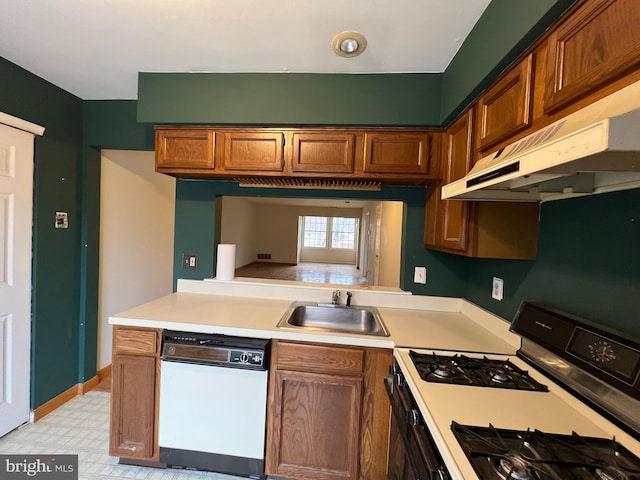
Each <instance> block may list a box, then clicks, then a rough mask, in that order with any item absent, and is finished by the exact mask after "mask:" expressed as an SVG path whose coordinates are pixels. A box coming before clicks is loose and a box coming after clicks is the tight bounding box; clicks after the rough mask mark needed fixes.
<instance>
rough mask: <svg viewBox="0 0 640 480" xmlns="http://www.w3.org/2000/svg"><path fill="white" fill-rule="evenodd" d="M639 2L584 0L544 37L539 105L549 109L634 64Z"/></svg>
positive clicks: (639, 46) (638, 58)
mask: <svg viewBox="0 0 640 480" xmlns="http://www.w3.org/2000/svg"><path fill="white" fill-rule="evenodd" d="M639 24H640V2H638V0H592V1H589V2H585V3H584V5H583V6H582V8H580V9H579V10H578V11H576V12H575V14H573V15H572V16H571V17H569V18H568V19H567V21H566V22H564V23H563V24H562V25H560V26H559V27H558V28H557V29H555V31H553V33H551V35H550V36H549V39H548V55H547V66H546V75H547V79H548V81H547V85H546V90H545V98H544V110H545V112H550V111H553V110H556V109H557V108H559V107H561V106H564V105H566V104H567V103H569V102H571V101H575V100H578V99H579V97H581V96H584V95H587V94H589V93H591V92H593V91H595V90H596V89H597V88H599V87H601V86H603V85H605V84H607V83H609V82H612V81H614V80H616V79H617V78H619V77H621V76H622V75H624V74H625V73H627V72H630V71H632V70H634V69H637V68H638V65H640V35H638V25H639Z"/></svg>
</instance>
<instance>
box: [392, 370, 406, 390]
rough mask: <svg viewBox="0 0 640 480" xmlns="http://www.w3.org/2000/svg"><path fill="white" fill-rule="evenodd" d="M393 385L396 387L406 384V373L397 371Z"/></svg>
mask: <svg viewBox="0 0 640 480" xmlns="http://www.w3.org/2000/svg"><path fill="white" fill-rule="evenodd" d="M393 385H394V386H396V387H402V386H403V385H404V375H402V374H401V373H396V374H395V375H394V376H393Z"/></svg>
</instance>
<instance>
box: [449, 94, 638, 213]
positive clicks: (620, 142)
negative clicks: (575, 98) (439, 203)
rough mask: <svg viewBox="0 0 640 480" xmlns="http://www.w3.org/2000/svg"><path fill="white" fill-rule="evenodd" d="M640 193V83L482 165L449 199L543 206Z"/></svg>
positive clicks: (490, 157)
mask: <svg viewBox="0 0 640 480" xmlns="http://www.w3.org/2000/svg"><path fill="white" fill-rule="evenodd" d="M638 187H640V82H636V83H634V84H632V85H629V86H628V87H626V88H624V89H622V90H619V91H617V92H615V93H613V94H611V95H609V96H607V97H605V98H603V99H601V100H599V101H597V102H595V103H593V104H591V105H588V106H587V107H584V108H583V109H581V110H578V111H576V112H574V113H572V114H570V115H568V116H567V117H565V118H563V119H561V120H558V121H557V122H555V123H553V124H551V125H549V126H547V127H545V128H544V129H542V130H540V131H537V132H534V133H532V134H531V135H528V136H527V137H525V138H523V139H521V140H518V141H517V142H515V143H512V144H510V145H508V146H506V147H504V148H503V149H500V150H498V151H496V152H493V153H492V154H491V155H488V156H486V157H483V158H482V159H480V160H479V161H478V162H477V163H476V164H475V165H474V167H473V168H472V169H471V171H470V172H469V173H468V174H467V175H466V176H465V177H463V178H461V179H460V180H457V181H455V182H451V183H449V184H447V185H444V186H443V187H442V198H443V199H460V200H486V201H516V202H538V201H544V200H555V199H560V198H567V197H575V196H582V195H591V194H595V193H602V192H610V191H616V190H626V189H630V188H638Z"/></svg>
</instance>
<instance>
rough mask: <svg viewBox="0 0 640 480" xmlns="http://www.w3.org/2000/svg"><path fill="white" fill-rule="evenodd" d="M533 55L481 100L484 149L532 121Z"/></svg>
mask: <svg viewBox="0 0 640 480" xmlns="http://www.w3.org/2000/svg"><path fill="white" fill-rule="evenodd" d="M532 58H533V55H531V54H530V55H528V56H527V58H525V59H524V60H523V61H522V62H520V65H519V66H517V67H515V68H512V69H511V70H510V71H509V73H507V74H506V75H505V76H504V77H503V78H501V79H500V80H499V81H498V82H497V83H496V84H495V85H494V86H493V87H491V88H490V89H489V90H487V92H486V93H485V94H484V95H483V96H482V98H480V101H479V102H478V123H477V125H478V150H484V149H486V148H488V147H490V146H491V145H494V144H496V143H498V142H499V141H501V140H505V139H507V138H509V137H510V136H511V135H513V134H514V133H516V132H518V131H520V130H522V129H523V128H526V127H528V126H529V125H530V124H531V83H532V82H531V71H532V68H531V67H532V63H533V60H532Z"/></svg>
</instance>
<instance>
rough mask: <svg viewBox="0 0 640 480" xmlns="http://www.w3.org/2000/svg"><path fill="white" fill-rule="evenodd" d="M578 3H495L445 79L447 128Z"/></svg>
mask: <svg viewBox="0 0 640 480" xmlns="http://www.w3.org/2000/svg"><path fill="white" fill-rule="evenodd" d="M575 2H576V0H535V1H527V2H525V1H513V0H492V1H491V3H490V4H489V6H488V7H487V9H486V10H485V11H484V13H483V14H482V17H481V18H480V21H478V22H477V23H476V25H475V26H474V27H473V29H472V31H471V32H470V34H469V36H468V37H467V38H466V40H465V41H464V43H463V45H462V46H461V47H460V50H458V53H457V54H456V56H455V57H454V58H453V60H452V61H451V63H449V65H448V66H447V68H446V70H445V72H444V74H443V75H442V97H441V101H442V103H441V115H440V120H441V123H442V124H443V125H448V124H449V123H451V121H453V120H454V119H455V117H456V116H457V115H458V114H459V113H461V112H462V110H464V108H466V106H467V105H469V104H470V103H471V102H472V101H473V100H474V99H475V98H477V97H478V95H479V94H480V93H482V91H483V90H485V89H486V88H487V87H488V86H489V85H491V83H492V82H493V81H494V80H495V79H496V78H497V76H498V75H499V74H500V73H501V72H503V71H504V70H506V69H507V68H508V67H509V65H510V64H511V63H512V62H513V61H514V60H516V59H517V58H518V57H519V56H520V55H521V54H522V52H524V51H525V50H526V49H527V48H528V47H529V46H530V45H531V44H532V43H533V42H534V41H535V40H536V39H537V38H539V37H540V36H541V35H542V33H544V32H545V30H547V29H548V28H549V26H550V25H552V24H553V23H554V22H555V21H556V20H557V19H558V18H559V17H560V16H561V15H562V14H563V13H564V12H565V11H566V10H567V9H568V8H569V7H570V6H571V5H573V4H574V3H575Z"/></svg>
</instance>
